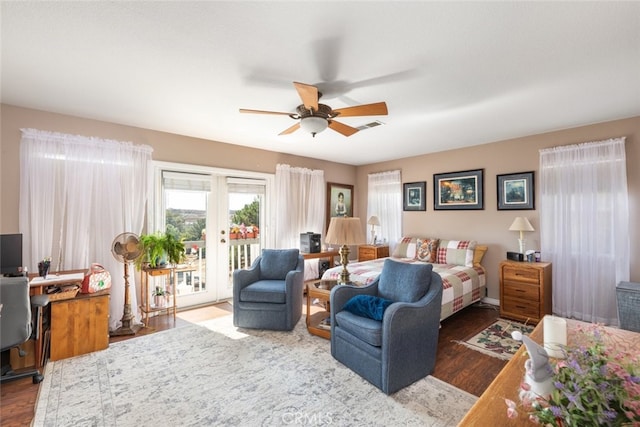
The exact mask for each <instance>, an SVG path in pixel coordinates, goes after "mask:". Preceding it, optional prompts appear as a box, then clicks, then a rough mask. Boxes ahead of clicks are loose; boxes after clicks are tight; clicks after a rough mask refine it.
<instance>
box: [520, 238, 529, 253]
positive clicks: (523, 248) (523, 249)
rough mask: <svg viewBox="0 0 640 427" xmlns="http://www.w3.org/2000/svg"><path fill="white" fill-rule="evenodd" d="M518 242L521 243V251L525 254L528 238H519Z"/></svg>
mask: <svg viewBox="0 0 640 427" xmlns="http://www.w3.org/2000/svg"><path fill="white" fill-rule="evenodd" d="M518 244H519V245H520V253H521V254H523V255H524V253H525V246H526V245H527V241H526V239H518Z"/></svg>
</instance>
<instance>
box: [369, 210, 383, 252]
mask: <svg viewBox="0 0 640 427" xmlns="http://www.w3.org/2000/svg"><path fill="white" fill-rule="evenodd" d="M367 224H369V225H370V226H371V244H372V245H375V244H376V229H375V227H376V225H380V220H379V219H378V217H377V216H375V215H372V216H371V218H369V221H367Z"/></svg>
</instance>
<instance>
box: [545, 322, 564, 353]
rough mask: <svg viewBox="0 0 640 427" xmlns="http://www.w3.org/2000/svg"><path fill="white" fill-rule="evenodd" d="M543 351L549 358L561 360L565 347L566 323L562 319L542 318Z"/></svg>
mask: <svg viewBox="0 0 640 427" xmlns="http://www.w3.org/2000/svg"><path fill="white" fill-rule="evenodd" d="M543 322H544V325H543V326H544V330H543V333H544V349H545V350H547V354H549V356H550V357H555V358H557V359H563V358H564V353H563V351H562V349H563V348H564V346H566V345H567V321H566V320H565V319H563V318H562V317H557V316H544V319H543Z"/></svg>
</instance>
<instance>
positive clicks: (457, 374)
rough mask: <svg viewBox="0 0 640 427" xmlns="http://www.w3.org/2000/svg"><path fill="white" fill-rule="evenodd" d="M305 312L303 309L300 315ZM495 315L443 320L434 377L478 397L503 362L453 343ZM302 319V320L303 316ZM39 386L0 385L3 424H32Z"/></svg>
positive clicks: (209, 310)
mask: <svg viewBox="0 0 640 427" xmlns="http://www.w3.org/2000/svg"><path fill="white" fill-rule="evenodd" d="M231 312H232V308H231V305H230V304H228V303H221V304H216V305H212V306H207V307H202V308H197V309H193V310H187V311H183V312H180V313H178V318H177V319H176V321H175V322H174V321H173V318H172V317H171V316H157V317H154V318H152V319H150V320H149V326H148V327H146V328H143V329H142V330H140V331H139V332H138V334H137V335H135V336H128V337H114V338H111V339H110V342H111V343H113V342H116V341H122V340H126V339H135V337H137V336H142V335H147V334H152V333H154V332H158V331H162V330H165V329H170V328H175V327H180V326H184V325H186V324H188V323H196V322H201V321H204V320H207V319H213V318H216V317H220V316H225V315H230V314H231ZM305 312H306V311H305V310H304V309H303V317H304V313H305ZM497 317H498V309H497V307H493V306H473V307H469V308H466V309H464V310H462V312H460V313H457V314H455V315H453V316H451V317H450V318H448V319H445V320H444V321H443V322H442V328H441V329H440V338H439V340H438V358H437V361H436V367H435V371H434V372H433V376H434V377H436V378H438V379H440V380H442V381H445V382H447V383H449V384H452V385H454V386H456V387H458V388H460V389H462V390H465V391H467V392H469V393H471V394H474V395H476V396H480V395H481V394H482V392H483V391H484V390H485V389H486V388H487V386H488V385H489V384H490V383H491V381H493V378H495V376H496V375H497V374H498V372H500V370H501V369H502V368H503V367H504V365H505V364H506V362H505V361H503V360H500V359H497V358H494V357H491V356H486V355H484V354H481V353H479V352H477V351H473V350H470V349H468V348H466V347H465V346H463V345H460V344H458V343H456V340H459V341H462V340H465V339H467V338H469V337H470V336H472V335H474V334H475V333H477V332H479V331H481V330H482V329H484V328H485V327H487V326H488V325H490V324H491V323H492V322H493V321H494V320H495V319H496V318H497ZM301 321H304V318H303V319H302V320H301ZM39 387H40V386H39V385H38V384H32V382H31V379H30V378H26V379H22V380H16V381H13V382H9V383H6V384H2V385H1V386H0V421H1V425H2V426H7V427H9V426H11V427H13V426H28V425H30V424H31V421H32V419H33V415H34V410H35V403H36V400H37V397H38V390H39Z"/></svg>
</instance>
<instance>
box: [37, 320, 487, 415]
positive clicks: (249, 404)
mask: <svg viewBox="0 0 640 427" xmlns="http://www.w3.org/2000/svg"><path fill="white" fill-rule="evenodd" d="M476 400H477V398H476V397H475V396H473V395H471V394H469V393H466V392H464V391H462V390H459V389H457V388H455V387H453V386H451V385H449V384H447V383H444V382H442V381H440V380H438V379H435V378H433V377H427V378H424V379H422V380H420V381H417V382H416V383H414V384H412V385H411V386H409V387H407V388H405V389H403V390H401V391H399V392H397V393H395V394H393V395H391V396H387V395H385V394H384V393H382V392H381V391H380V390H378V389H377V388H375V387H373V386H372V385H371V384H369V383H368V382H366V381H365V380H363V379H362V378H361V377H360V376H358V375H356V374H355V373H353V372H352V371H351V370H350V369H348V368H346V367H345V366H343V365H342V364H340V363H339V362H337V361H336V360H335V359H333V357H331V354H330V343H329V341H328V340H325V339H323V338H320V337H316V336H313V335H310V334H309V333H308V332H307V330H306V327H305V323H304V319H301V321H300V322H299V323H298V325H297V326H296V328H295V329H294V330H293V331H292V332H275V331H259V330H248V329H238V328H235V327H233V325H232V319H231V316H225V317H222V318H219V319H214V320H209V321H207V322H204V323H201V324H199V325H187V326H184V327H181V328H176V329H171V330H167V331H163V332H158V333H154V334H151V335H146V336H142V337H137V338H135V339H131V340H126V341H122V342H118V343H114V344H112V345H110V346H109V348H108V349H106V350H103V351H99V352H95V353H91V354H87V355H83V356H79V357H74V358H70V359H65V360H61V361H56V362H50V363H49V364H48V365H47V368H46V374H45V380H44V381H43V383H42V386H41V390H40V394H39V397H38V402H37V406H36V414H35V418H34V422H33V425H35V426H51V427H54V426H71V425H74V426H75V425H82V426H150V425H166V426H178V425H179V426H220V425H243V426H282V425H306V426H308V425H316V426H317V425H335V426H346V425H349V426H356V425H367V426H389V425H404V426H414V425H415V426H455V425H456V424H457V423H458V421H459V420H460V419H461V418H462V417H463V416H464V414H465V413H466V412H467V411H468V410H469V408H470V407H471V406H472V404H473V403H474V402H475V401H476Z"/></svg>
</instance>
